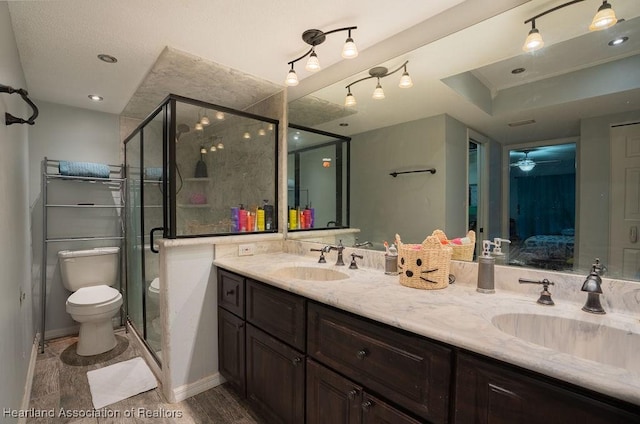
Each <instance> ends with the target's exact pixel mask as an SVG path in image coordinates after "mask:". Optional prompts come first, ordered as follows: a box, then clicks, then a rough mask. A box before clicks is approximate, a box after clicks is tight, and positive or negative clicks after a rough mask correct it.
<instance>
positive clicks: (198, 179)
mask: <svg viewBox="0 0 640 424" xmlns="http://www.w3.org/2000/svg"><path fill="white" fill-rule="evenodd" d="M209 181H211V178H209V177H193V178H185V179H184V182H187V183H206V182H209Z"/></svg>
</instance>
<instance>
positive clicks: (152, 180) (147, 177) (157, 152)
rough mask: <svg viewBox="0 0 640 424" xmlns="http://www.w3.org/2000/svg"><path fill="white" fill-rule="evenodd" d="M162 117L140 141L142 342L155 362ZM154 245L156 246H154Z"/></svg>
mask: <svg viewBox="0 0 640 424" xmlns="http://www.w3.org/2000/svg"><path fill="white" fill-rule="evenodd" d="M163 118H164V114H163V113H159V114H158V115H156V116H155V117H154V118H153V119H152V120H151V121H149V123H148V124H147V125H146V126H145V127H144V136H143V139H142V150H143V157H142V169H143V172H144V186H143V187H144V188H143V199H144V201H143V204H144V208H143V216H142V220H143V224H144V225H143V227H144V235H145V249H144V297H145V302H144V311H145V313H144V324H145V326H144V328H145V331H144V338H145V341H146V342H147V344H148V345H149V347H150V348H151V350H152V352H154V354H155V355H156V357H157V359H158V360H161V358H162V352H161V349H162V338H161V337H162V325H161V323H162V322H161V320H160V308H159V303H160V302H159V297H160V280H159V257H160V255H159V254H158V253H157V246H152V245H151V237H150V233H151V231H152V230H153V229H154V228H156V229H159V230H156V231H155V232H154V238H155V239H156V240H157V239H158V238H161V237H162V236H163V231H162V230H161V228H163V226H164V224H163V223H164V217H163V185H162V183H163V166H162V165H163V145H164V128H165V123H164V119H163ZM154 244H155V243H154Z"/></svg>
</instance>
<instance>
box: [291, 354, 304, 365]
mask: <svg viewBox="0 0 640 424" xmlns="http://www.w3.org/2000/svg"><path fill="white" fill-rule="evenodd" d="M300 362H302V358H300V357H299V356H296V357H295V358H293V359H292V360H291V363H292V364H293V365H295V366H298V364H299V363H300Z"/></svg>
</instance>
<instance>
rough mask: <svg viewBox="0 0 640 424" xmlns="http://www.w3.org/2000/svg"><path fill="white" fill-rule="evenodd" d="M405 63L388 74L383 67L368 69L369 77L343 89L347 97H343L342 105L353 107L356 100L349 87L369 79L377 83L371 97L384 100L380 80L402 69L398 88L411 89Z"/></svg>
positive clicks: (410, 81) (411, 84)
mask: <svg viewBox="0 0 640 424" xmlns="http://www.w3.org/2000/svg"><path fill="white" fill-rule="evenodd" d="M407 63H409V61H406V62H404V63H403V64H402V65H400V66H399V67H398V68H396V69H394V70H393V71H391V72H389V70H388V69H387V68H385V67H384V66H376V67H375V68H371V69H369V76H368V77H364V78H360V79H359V80H356V81H354V82H352V83H351V84H349V85H347V86H346V87H345V88H346V89H347V97H345V99H344V105H345V106H355V105H356V98H355V96H354V95H353V93H351V86H352V85H354V84H357V83H359V82H361V81H365V80H368V79H371V78H377V80H378V83H377V84H376V88H375V90H373V95H372V97H373V98H374V99H376V100H382V99H384V97H385V96H384V91H383V90H382V85H381V84H380V78H385V77H388V76H389V75H391V74H395V73H396V72H398V71H399V70H401V69H403V70H404V71H403V72H402V77H401V78H400V84H398V86H399V87H400V88H410V87H413V81H412V80H411V76H410V75H409V72H408V71H407Z"/></svg>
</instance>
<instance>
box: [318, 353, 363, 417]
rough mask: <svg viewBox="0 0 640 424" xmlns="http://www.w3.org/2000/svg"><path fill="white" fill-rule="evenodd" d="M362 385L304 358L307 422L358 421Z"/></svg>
mask: <svg viewBox="0 0 640 424" xmlns="http://www.w3.org/2000/svg"><path fill="white" fill-rule="evenodd" d="M361 405H362V387H360V386H358V385H357V384H354V383H352V382H351V381H349V380H347V379H346V378H344V377H342V376H340V375H339V374H336V373H335V372H333V371H331V370H330V369H328V368H326V367H324V366H322V365H320V364H318V363H317V362H314V361H312V360H310V359H307V424H327V423H331V424H360V422H361V411H362V409H361Z"/></svg>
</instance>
